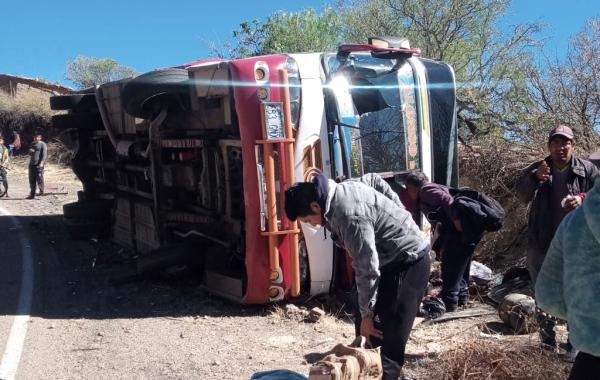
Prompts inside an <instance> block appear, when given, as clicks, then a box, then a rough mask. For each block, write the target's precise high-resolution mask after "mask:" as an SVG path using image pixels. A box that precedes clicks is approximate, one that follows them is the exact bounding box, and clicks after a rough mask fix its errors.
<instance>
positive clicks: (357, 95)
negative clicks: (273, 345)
mask: <svg viewBox="0 0 600 380" xmlns="http://www.w3.org/2000/svg"><path fill="white" fill-rule="evenodd" d="M419 53H420V52H419V50H418V49H415V48H411V47H410V46H409V45H408V41H406V40H405V39H400V38H371V39H369V43H368V44H355V45H342V46H340V47H339V49H338V51H337V52H332V53H310V54H277V55H270V56H260V57H252V58H247V59H239V60H229V61H227V60H215V59H212V60H201V61H198V62H195V63H191V64H186V65H182V66H179V67H175V68H169V69H162V70H157V71H152V72H149V73H146V74H142V75H140V76H138V77H135V78H128V79H124V80H120V81H115V82H110V83H106V84H104V85H101V86H99V87H97V88H95V89H90V90H86V91H82V92H81V93H78V94H72V95H64V96H55V97H52V98H51V99H50V102H51V107H52V108H53V109H58V110H67V111H68V112H67V113H65V114H62V115H56V116H54V117H53V125H54V127H56V128H67V129H70V130H71V131H72V136H73V138H74V139H75V141H76V142H77V149H76V154H75V157H74V159H73V164H72V166H73V170H74V172H75V174H76V175H77V176H78V178H79V179H80V180H81V182H82V184H83V191H82V192H80V194H79V201H78V202H76V203H72V204H68V205H65V207H64V212H65V217H66V221H67V223H68V224H69V226H70V228H71V229H73V230H77V229H78V228H79V230H81V227H87V228H88V230H89V227H90V226H92V227H94V229H95V230H96V231H101V230H105V231H107V232H108V233H109V234H110V236H111V238H112V240H113V241H115V242H116V243H118V244H120V245H122V246H126V247H129V248H131V249H133V250H135V251H137V253H138V254H139V255H140V256H141V257H143V256H144V255H154V256H159V257H160V256H161V255H163V256H164V255H175V256H176V255H178V254H179V253H181V251H186V252H188V253H189V254H192V255H194V256H195V257H196V258H198V259H199V260H201V262H202V265H201V266H200V268H201V270H200V271H201V272H202V273H199V274H198V275H199V276H200V275H201V276H202V278H203V283H204V284H205V285H206V287H207V288H208V289H209V290H210V291H211V292H213V293H215V294H218V295H221V296H223V297H227V298H230V299H234V300H237V301H240V302H243V303H266V302H270V301H277V300H281V299H284V298H287V297H295V296H298V295H299V294H301V293H308V294H313V295H314V294H320V293H325V292H328V291H330V290H331V288H332V287H334V286H343V285H344V284H346V285H347V284H348V283H349V280H350V279H351V270H350V269H349V268H350V266H349V263H348V261H349V260H348V258H347V257H346V255H345V253H344V252H339V251H337V248H335V245H334V244H333V243H332V241H331V240H330V239H329V238H324V234H323V231H322V230H320V229H316V228H313V227H311V226H308V225H302V226H298V225H297V224H296V223H293V222H291V221H289V220H287V218H286V217H285V213H284V211H283V210H284V208H283V204H282V202H283V201H282V199H283V197H282V194H283V191H284V190H285V189H287V187H289V186H290V185H291V184H292V183H294V182H296V181H303V180H307V179H309V178H310V177H311V176H312V175H314V173H316V172H323V173H324V174H325V175H327V176H328V177H330V178H335V177H338V176H342V175H343V176H345V177H348V178H352V177H358V176H361V175H363V174H365V173H379V174H380V175H382V176H383V177H384V178H386V179H387V180H388V181H389V182H390V184H391V185H392V187H393V188H394V189H395V190H397V191H399V193H400V195H401V198H402V199H403V200H404V199H406V198H405V197H404V194H403V193H402V191H401V186H399V185H398V184H399V183H400V182H401V179H402V176H403V175H404V174H405V173H407V172H408V171H410V170H417V169H418V170H422V171H423V172H425V173H426V174H428V176H429V177H430V178H432V180H434V181H435V182H438V183H442V184H447V185H456V183H457V157H456V152H457V149H456V125H455V119H456V111H455V108H456V106H455V83H454V74H453V71H452V69H451V67H449V66H448V65H447V64H444V63H441V62H436V61H432V60H428V59H425V58H421V57H419ZM422 227H423V228H424V229H427V228H428V226H427V225H426V222H424V221H423V222H422Z"/></svg>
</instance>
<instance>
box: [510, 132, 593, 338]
mask: <svg viewBox="0 0 600 380" xmlns="http://www.w3.org/2000/svg"><path fill="white" fill-rule="evenodd" d="M574 149H575V140H574V134H573V131H572V130H571V128H569V127H567V126H566V125H559V126H558V127H556V128H554V129H552V130H551V131H550V134H549V135H548V151H549V152H550V155H549V156H548V157H546V158H545V159H543V160H541V161H536V162H534V163H533V164H531V165H530V166H529V167H527V169H525V170H524V171H523V173H522V174H521V176H520V177H519V179H518V180H517V185H516V193H517V196H518V197H519V199H520V200H521V201H522V202H524V203H529V202H531V207H530V209H529V230H528V235H529V236H528V247H527V269H529V274H530V276H531V280H532V281H533V284H534V285H535V282H536V280H537V275H538V273H539V271H540V268H541V267H542V263H543V262H544V259H545V257H546V251H547V250H548V247H549V246H550V242H551V241H552V238H553V237H554V233H555V231H556V229H557V228H558V226H559V225H560V223H561V221H562V220H563V218H564V217H565V215H566V214H567V213H569V212H570V211H572V210H574V209H576V208H577V207H579V206H581V203H582V201H583V199H584V198H585V194H586V193H587V192H588V191H589V190H590V189H591V188H592V186H593V184H594V180H595V179H596V178H597V177H598V176H599V171H598V168H597V167H596V166H595V165H594V164H592V163H591V162H590V161H587V160H583V159H581V158H578V157H575V155H574V154H573V152H574ZM539 322H540V325H541V326H540V327H541V328H540V333H541V338H542V343H543V344H544V345H545V346H548V347H555V346H556V337H555V333H554V321H553V320H552V319H551V318H541V319H540V321H539Z"/></svg>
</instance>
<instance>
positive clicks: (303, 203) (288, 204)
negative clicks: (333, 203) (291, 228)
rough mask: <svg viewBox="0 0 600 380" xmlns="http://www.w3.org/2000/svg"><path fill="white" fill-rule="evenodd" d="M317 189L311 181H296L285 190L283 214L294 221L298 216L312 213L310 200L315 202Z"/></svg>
mask: <svg viewBox="0 0 600 380" xmlns="http://www.w3.org/2000/svg"><path fill="white" fill-rule="evenodd" d="M317 198H318V197H317V190H316V188H315V185H314V184H313V183H312V182H298V183H295V184H293V185H292V186H290V188H289V189H287V190H286V191H285V214H286V215H287V217H288V219H289V220H291V221H295V220H296V219H298V217H299V216H307V215H310V214H312V213H313V212H312V210H311V209H310V203H311V202H317V201H318V199H317Z"/></svg>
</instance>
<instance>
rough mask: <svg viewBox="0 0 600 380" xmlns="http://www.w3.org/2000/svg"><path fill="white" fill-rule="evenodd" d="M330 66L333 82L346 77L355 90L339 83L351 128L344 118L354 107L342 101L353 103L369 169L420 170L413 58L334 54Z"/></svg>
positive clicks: (339, 94) (338, 100)
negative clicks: (399, 60)
mask: <svg viewBox="0 0 600 380" xmlns="http://www.w3.org/2000/svg"><path fill="white" fill-rule="evenodd" d="M325 67H326V71H328V74H329V77H330V78H332V79H331V81H330V83H332V84H335V83H336V82H339V80H337V81H336V78H339V77H340V76H343V77H344V78H345V80H346V82H347V83H348V88H349V91H337V89H336V88H333V91H332V92H333V94H334V97H335V98H336V104H338V119H339V120H340V121H342V124H344V126H343V127H346V128H348V127H349V125H348V123H346V122H344V121H343V120H349V118H348V115H347V114H348V109H347V108H348V107H345V108H346V110H340V109H339V104H348V103H351V104H352V105H353V112H354V116H355V123H353V124H354V125H353V126H354V128H357V129H358V131H355V132H354V133H353V134H352V136H353V137H354V139H359V140H360V141H359V143H358V144H356V142H354V144H353V145H358V146H360V147H361V151H362V163H363V168H364V172H365V173H382V172H402V171H407V170H415V169H420V168H421V164H420V159H419V151H420V149H419V143H418V142H419V138H418V137H419V136H418V131H419V128H418V127H417V126H418V120H417V117H418V116H417V95H416V87H415V79H414V75H413V68H412V67H411V65H410V63H409V62H408V61H407V60H404V61H401V62H398V61H397V60H394V59H381V58H374V57H372V56H371V55H370V54H365V53H352V54H349V55H348V56H347V57H344V56H341V57H340V56H338V55H333V54H332V55H329V56H328V57H326V58H325ZM334 87H335V86H334ZM343 97H347V99H342V98H343ZM340 112H342V113H341V114H340ZM342 129H343V128H342ZM342 133H343V132H342ZM334 135H335V134H334ZM348 145H349V144H348ZM334 150H335V147H334Z"/></svg>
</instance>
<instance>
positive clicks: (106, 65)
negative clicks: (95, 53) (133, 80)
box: [65, 55, 136, 88]
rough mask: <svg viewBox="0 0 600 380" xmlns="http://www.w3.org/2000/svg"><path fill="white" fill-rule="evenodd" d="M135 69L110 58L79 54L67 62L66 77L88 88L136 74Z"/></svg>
mask: <svg viewBox="0 0 600 380" xmlns="http://www.w3.org/2000/svg"><path fill="white" fill-rule="evenodd" d="M135 74H136V72H135V70H133V69H131V68H129V67H125V66H122V65H120V64H119V63H118V62H117V61H115V60H113V59H110V58H95V57H85V56H81V55H80V56H77V58H75V59H74V60H72V61H71V62H69V63H68V64H67V74H66V76H65V78H66V79H68V80H70V81H72V82H73V83H75V85H76V86H77V87H78V88H88V87H93V86H96V85H100V84H103V83H106V82H110V81H114V80H119V79H123V78H127V77H130V76H133V75H135Z"/></svg>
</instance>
